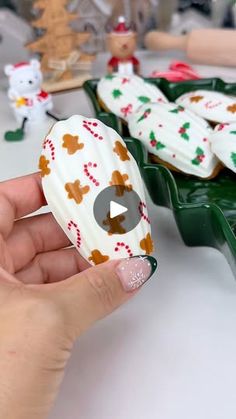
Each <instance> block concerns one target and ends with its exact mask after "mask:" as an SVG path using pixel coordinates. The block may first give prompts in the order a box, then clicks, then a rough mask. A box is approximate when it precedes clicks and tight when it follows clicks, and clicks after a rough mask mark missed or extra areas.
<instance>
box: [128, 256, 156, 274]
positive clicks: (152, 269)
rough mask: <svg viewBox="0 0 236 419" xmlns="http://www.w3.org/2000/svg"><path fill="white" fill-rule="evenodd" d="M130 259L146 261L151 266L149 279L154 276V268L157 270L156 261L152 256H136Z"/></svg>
mask: <svg viewBox="0 0 236 419" xmlns="http://www.w3.org/2000/svg"><path fill="white" fill-rule="evenodd" d="M132 258H140V259H143V260H148V262H149V263H150V265H151V273H150V276H149V278H151V276H152V275H153V274H154V272H155V270H156V268H157V260H156V259H155V258H154V257H153V256H149V255H136V256H131V258H130V259H132Z"/></svg>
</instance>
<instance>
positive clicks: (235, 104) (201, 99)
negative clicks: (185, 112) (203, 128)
mask: <svg viewBox="0 0 236 419" xmlns="http://www.w3.org/2000/svg"><path fill="white" fill-rule="evenodd" d="M176 103H178V104H179V105H182V106H184V107H185V108H186V109H189V110H191V111H193V112H194V113H195V114H197V115H199V116H201V117H202V118H204V119H207V120H208V121H212V122H220V123H224V122H234V121H235V122H236V97H235V98H234V97H231V96H227V95H224V94H223V93H219V92H212V91H209V90H197V91H195V92H190V93H186V94H184V95H182V96H180V97H179V98H178V99H177V100H176Z"/></svg>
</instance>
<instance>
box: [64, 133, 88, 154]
mask: <svg viewBox="0 0 236 419" xmlns="http://www.w3.org/2000/svg"><path fill="white" fill-rule="evenodd" d="M62 147H64V148H66V149H67V153H68V154H75V153H76V151H78V150H81V149H82V148H84V143H80V142H79V137H78V135H70V134H65V135H64V136H63V144H62Z"/></svg>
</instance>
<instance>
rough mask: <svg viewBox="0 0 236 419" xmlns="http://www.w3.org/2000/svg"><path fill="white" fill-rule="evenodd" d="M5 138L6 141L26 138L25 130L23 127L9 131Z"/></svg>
mask: <svg viewBox="0 0 236 419" xmlns="http://www.w3.org/2000/svg"><path fill="white" fill-rule="evenodd" d="M4 138H5V140H6V141H21V140H23V138H24V131H23V130H22V129H21V128H19V129H17V130H16V131H7V132H6V133H5V135H4Z"/></svg>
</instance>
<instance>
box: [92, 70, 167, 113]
mask: <svg viewBox="0 0 236 419" xmlns="http://www.w3.org/2000/svg"><path fill="white" fill-rule="evenodd" d="M97 96H98V100H99V102H100V104H101V106H102V107H103V109H104V110H106V111H109V112H112V113H114V114H115V115H116V116H118V117H120V118H122V119H123V120H125V121H127V120H128V119H129V117H130V115H132V114H133V113H134V112H135V111H136V110H137V109H138V108H139V107H140V106H141V105H142V104H146V103H149V102H155V103H166V102H168V100H167V98H166V97H165V95H164V94H163V93H162V91H161V90H160V89H159V88H158V87H156V86H155V85H154V84H151V83H148V82H146V81H145V80H144V79H143V78H141V77H138V76H135V75H132V76H120V75H116V74H109V75H107V76H105V77H103V78H102V79H101V80H100V81H99V82H98V86H97Z"/></svg>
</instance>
